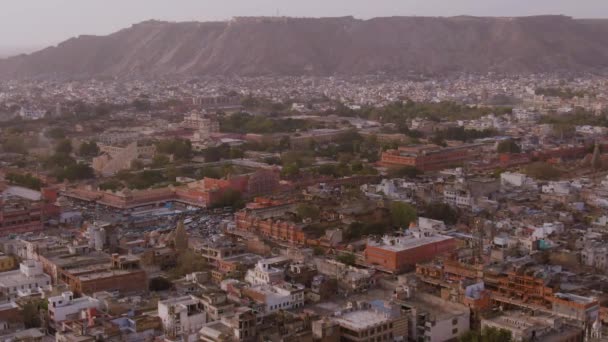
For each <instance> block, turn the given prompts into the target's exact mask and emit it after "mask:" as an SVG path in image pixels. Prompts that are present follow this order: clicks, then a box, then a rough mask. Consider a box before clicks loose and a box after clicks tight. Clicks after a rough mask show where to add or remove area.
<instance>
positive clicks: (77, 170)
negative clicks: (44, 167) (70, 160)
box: [58, 163, 95, 181]
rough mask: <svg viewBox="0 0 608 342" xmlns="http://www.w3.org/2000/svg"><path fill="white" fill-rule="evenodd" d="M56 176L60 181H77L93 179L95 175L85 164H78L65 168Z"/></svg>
mask: <svg viewBox="0 0 608 342" xmlns="http://www.w3.org/2000/svg"><path fill="white" fill-rule="evenodd" d="M58 176H59V177H58V178H60V179H67V180H69V181H77V180H83V179H90V178H93V177H95V173H94V172H93V169H92V168H91V167H90V166H89V165H87V164H85V163H78V164H72V165H69V166H67V167H66V168H65V169H64V170H63V171H62V172H60V173H59V175H58Z"/></svg>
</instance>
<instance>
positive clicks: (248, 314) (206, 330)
mask: <svg viewBox="0 0 608 342" xmlns="http://www.w3.org/2000/svg"><path fill="white" fill-rule="evenodd" d="M199 337H200V340H201V341H205V342H222V341H246V342H249V341H255V340H256V315H255V314H254V313H253V311H252V310H251V309H250V308H247V307H239V308H236V310H235V311H234V313H232V314H230V315H226V316H224V317H222V319H221V320H218V321H214V322H210V323H207V324H205V325H204V327H203V328H202V329H201V330H200V335H199Z"/></svg>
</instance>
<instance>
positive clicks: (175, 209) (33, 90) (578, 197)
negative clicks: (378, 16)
mask: <svg viewBox="0 0 608 342" xmlns="http://www.w3.org/2000/svg"><path fill="white" fill-rule="evenodd" d="M0 7H2V6H0ZM269 20H270V19H268V18H261V19H256V18H253V19H252V18H241V19H238V22H239V23H241V22H242V21H247V22H249V21H253V22H255V24H256V25H258V24H260V23H265V22H266V21H269ZM289 20H292V19H284V18H273V19H272V22H273V23H276V22H285V23H287V22H289ZM301 20H302V21H304V20H303V19H301ZM336 20H338V19H336ZM339 20H346V21H349V22H350V21H354V19H353V18H350V19H339ZM455 20H456V19H455ZM463 20H464V19H463ZM497 20H498V19H497ZM500 20H502V19H500ZM547 20H548V19H547ZM560 20H565V19H563V18H562V19H560ZM367 24H369V23H367ZM139 25H140V26H142V25H143V26H146V25H148V26H152V27H156V26H154V25H161V24H158V23H155V22H152V23H146V24H139ZM162 25H163V27H164V26H165V25H169V24H162ZM190 25H193V24H190ZM210 25H211V24H210ZM217 25H220V24H217ZM222 25H225V26H227V27H230V26H231V25H236V24H235V23H234V22H229V23H228V24H226V23H224V24H222ZM290 25H291V24H290ZM594 25H595V24H594ZM138 29H140V28H138ZM79 39H80V38H79ZM66 44H67V45H69V42H68V43H66ZM62 45H63V47H64V48H65V46H66V45H65V44H63V43H62ZM52 49H59V48H51V50H52ZM209 58H211V57H209ZM0 61H1V60H0ZM109 63H110V62H109ZM515 64H517V63H515ZM45 67H48V66H45ZM142 68H143V67H142ZM288 74H289V73H285V74H284V75H278V74H276V75H270V74H267V75H240V76H239V75H236V74H230V73H226V75H223V76H222V75H219V73H218V74H211V73H209V74H207V75H190V76H184V75H183V74H177V73H176V74H175V75H174V77H164V76H163V77H150V76H149V75H148V76H147V77H135V76H134V75H123V76H124V77H120V76H116V75H99V76H90V77H89V76H87V77H82V75H79V76H78V77H77V76H74V77H65V76H61V77H60V76H59V75H54V76H53V77H48V75H46V74H45V75H44V77H43V76H40V77H29V75H28V77H2V75H1V74H0V340H1V341H10V342H13V341H28V342H29V341H35V342H38V341H40V342H42V341H45V342H46V341H60V342H89V341H90V342H93V341H129V342H147V341H158V342H160V341H167V342H172V341H175V342H177V341H188V342H194V341H205V342H220V341H246V342H254V341H260V342H262V341H264V342H266V341H273V342H274V341H277V342H278V341H286V342H309V341H310V342H312V341H318V342H334V341H335V342H338V341H372V342H376V341H412V342H423V341H424V342H427V341H428V342H443V341H462V342H510V341H514V342H524V341H525V342H532V341H542V342H571V341H572V342H574V341H581V342H582V341H585V342H591V341H606V340H608V295H607V292H606V291H607V290H608V245H606V244H605V243H606V241H608V76H606V74H605V72H602V71H600V70H595V72H591V71H587V70H565V71H564V70H562V71H559V72H535V73H532V72H527V73H523V72H522V73H506V72H494V71H488V72H485V73H480V72H475V73H473V72H464V71H458V72H450V73H446V74H433V73H425V72H416V71H407V72H406V73H402V74H397V73H395V74H391V73H389V72H378V73H373V74H357V75H355V74H353V75H350V76H349V75H344V74H339V73H335V75H333V76H322V75H316V74H313V73H310V74H309V75H305V76H302V75H299V76H295V75H288ZM604 324H606V325H604Z"/></svg>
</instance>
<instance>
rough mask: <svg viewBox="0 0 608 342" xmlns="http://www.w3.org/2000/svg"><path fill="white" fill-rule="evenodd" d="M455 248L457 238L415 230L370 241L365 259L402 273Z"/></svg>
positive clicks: (385, 268)
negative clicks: (408, 233)
mask: <svg viewBox="0 0 608 342" xmlns="http://www.w3.org/2000/svg"><path fill="white" fill-rule="evenodd" d="M455 248H456V240H455V239H454V238H452V237H449V236H445V235H440V234H434V233H431V232H424V231H415V232H414V233H413V234H412V235H407V236H398V237H397V236H396V237H391V236H387V237H384V238H383V240H382V241H381V242H375V241H370V242H368V244H367V248H366V249H365V261H366V262H367V263H368V264H370V265H375V266H378V267H379V268H380V269H382V270H384V271H388V272H392V273H401V272H405V271H407V270H409V269H413V268H414V267H415V266H416V264H417V263H419V262H425V261H429V260H432V259H433V258H435V257H437V256H439V255H441V254H444V253H447V252H450V251H453V250H454V249H455Z"/></svg>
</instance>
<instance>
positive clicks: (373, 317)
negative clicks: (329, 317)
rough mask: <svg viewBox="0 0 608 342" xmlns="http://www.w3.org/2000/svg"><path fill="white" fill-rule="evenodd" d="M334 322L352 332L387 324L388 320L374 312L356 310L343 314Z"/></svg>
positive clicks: (383, 315)
mask: <svg viewBox="0 0 608 342" xmlns="http://www.w3.org/2000/svg"><path fill="white" fill-rule="evenodd" d="M335 321H336V322H338V323H339V324H340V325H342V326H346V327H349V328H351V329H353V330H362V329H367V328H369V327H373V326H376V325H379V324H383V323H385V322H388V321H389V318H388V317H387V316H386V315H385V314H383V313H380V312H378V311H375V310H357V311H351V312H347V313H344V314H342V315H341V316H339V317H336V318H335Z"/></svg>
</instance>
